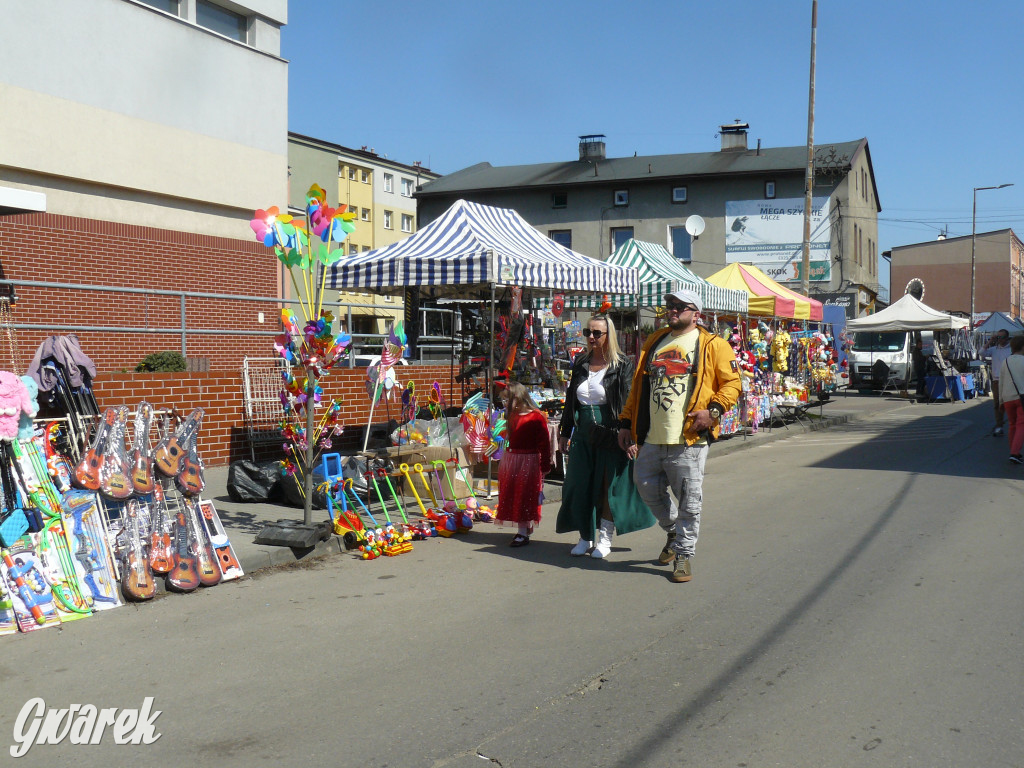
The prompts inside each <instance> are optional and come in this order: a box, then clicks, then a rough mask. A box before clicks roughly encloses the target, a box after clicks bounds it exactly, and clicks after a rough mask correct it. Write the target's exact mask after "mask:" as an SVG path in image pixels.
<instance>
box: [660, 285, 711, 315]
mask: <svg viewBox="0 0 1024 768" xmlns="http://www.w3.org/2000/svg"><path fill="white" fill-rule="evenodd" d="M665 299H666V300H668V299H675V300H676V301H678V302H681V303H683V304H692V305H693V306H695V307H696V308H697V311H698V312H703V311H704V302H703V301H701V299H700V294H699V293H697V292H696V291H691V290H690V289H689V288H681V289H680V290H678V291H676V292H675V293H666V294H665Z"/></svg>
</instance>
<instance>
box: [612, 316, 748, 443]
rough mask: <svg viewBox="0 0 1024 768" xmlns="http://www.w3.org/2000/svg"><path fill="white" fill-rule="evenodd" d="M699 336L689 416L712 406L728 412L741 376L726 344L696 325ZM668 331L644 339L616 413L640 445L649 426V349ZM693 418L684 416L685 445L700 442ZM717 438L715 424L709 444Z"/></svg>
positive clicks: (661, 329)
mask: <svg viewBox="0 0 1024 768" xmlns="http://www.w3.org/2000/svg"><path fill="white" fill-rule="evenodd" d="M698 330H699V332H700V336H699V337H698V339H697V348H696V350H695V352H694V359H695V360H697V361H698V362H697V381H696V382H695V384H694V389H693V392H692V393H691V394H690V403H689V408H690V411H689V412H690V413H693V412H694V411H703V410H704V409H705V408H707V407H708V406H709V405H711V403H717V404H718V405H719V406H721V408H722V411H723V412H724V411H728V410H729V409H730V408H732V407H733V406H734V405H735V404H736V400H737V399H738V398H739V396H740V391H741V388H740V375H739V371H738V365H737V363H736V355H735V354H734V353H733V351H732V347H730V346H729V343H728V342H727V341H726V340H725V339H723V338H721V337H719V336H716V335H715V334H713V333H710V332H708V331H706V330H704V329H703V328H701V327H700V326H698ZM670 331H671V329H670V328H668V327H667V326H666V327H665V328H659V329H658V330H657V331H655V332H654V333H652V334H651V335H650V336H649V337H648V338H647V343H645V344H644V348H643V349H642V350H641V351H640V360H639V361H638V362H637V366H636V371H635V372H634V374H633V386H632V387H631V388H630V390H629V397H628V398H627V399H626V405H625V407H623V409H622V413H620V414H619V425H620V426H621V427H622V428H623V429H628V430H629V431H630V433H631V434H632V436H633V440H634V441H635V442H636V443H637V444H638V445H643V443H644V440H645V439H646V438H647V432H648V431H649V429H650V425H651V377H650V372H649V371H648V363H649V362H650V355H651V350H652V349H654V347H655V346H656V345H657V344H658V342H659V341H660V340H661V339H662V338H663V337H664V336H665V335H666V334H667V333H669V332H670ZM692 424H693V417H692V416H689V415H688V416H687V417H686V421H685V423H684V426H683V439H684V440H685V441H686V444H687V445H693V444H694V443H695V442H697V440H699V439H700V434H699V433H697V432H694V431H692ZM717 437H718V424H717V423H716V424H715V425H714V426H713V427H712V428H711V434H710V435H708V441H709V442H710V441H712V440H715V439H716V438H717Z"/></svg>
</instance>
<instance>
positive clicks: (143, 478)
mask: <svg viewBox="0 0 1024 768" xmlns="http://www.w3.org/2000/svg"><path fill="white" fill-rule="evenodd" d="M152 424H153V406H152V405H150V404H149V403H147V402H146V401H145V400H143V401H142V402H141V403H139V407H138V408H136V409H135V441H134V443H133V445H132V485H134V486H135V491H136V492H137V493H153V490H154V489H155V488H156V480H155V479H154V477H153V446H152V445H151V443H150V441H149V429H150V427H151V426H152Z"/></svg>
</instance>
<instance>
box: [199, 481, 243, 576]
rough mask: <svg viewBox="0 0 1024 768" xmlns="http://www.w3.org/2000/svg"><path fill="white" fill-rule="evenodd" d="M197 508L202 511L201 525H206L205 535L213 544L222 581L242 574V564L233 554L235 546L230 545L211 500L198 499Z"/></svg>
mask: <svg viewBox="0 0 1024 768" xmlns="http://www.w3.org/2000/svg"><path fill="white" fill-rule="evenodd" d="M199 509H200V511H202V513H203V525H204V526H205V527H206V535H207V536H208V537H209V539H210V543H211V544H212V545H213V551H214V554H215V555H216V556H217V564H218V565H220V572H221V573H222V574H224V581H231V580H232V579H237V578H238V577H239V576H242V575H243V572H242V565H241V564H240V563H239V562H238V557H237V556H236V555H235V548H234V547H232V546H231V540H230V539H228V533H227V531H225V530H224V524H223V523H221V521H220V515H218V514H217V509H216V507H214V506H213V502H212V501H200V502H199Z"/></svg>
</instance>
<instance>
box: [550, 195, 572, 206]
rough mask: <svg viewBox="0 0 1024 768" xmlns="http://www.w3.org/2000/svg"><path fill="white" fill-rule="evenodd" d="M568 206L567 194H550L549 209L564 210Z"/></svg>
mask: <svg viewBox="0 0 1024 768" xmlns="http://www.w3.org/2000/svg"><path fill="white" fill-rule="evenodd" d="M568 204H569V193H568V192H552V193H551V207H552V208H565V206H567V205H568Z"/></svg>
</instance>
